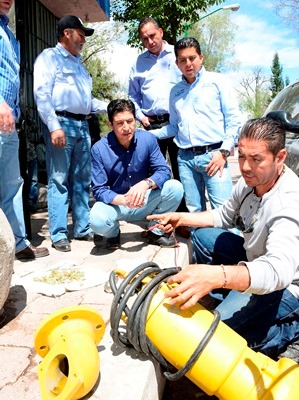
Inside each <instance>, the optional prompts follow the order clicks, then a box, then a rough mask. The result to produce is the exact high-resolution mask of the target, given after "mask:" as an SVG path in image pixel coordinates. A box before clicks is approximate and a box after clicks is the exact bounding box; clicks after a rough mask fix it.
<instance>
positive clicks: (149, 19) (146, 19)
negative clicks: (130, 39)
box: [138, 17, 161, 35]
mask: <svg viewBox="0 0 299 400" xmlns="http://www.w3.org/2000/svg"><path fill="white" fill-rule="evenodd" d="M149 23H152V24H154V25H155V27H156V28H157V29H160V28H161V26H160V25H159V23H158V21H157V20H155V18H153V17H144V18H142V19H141V21H140V22H139V25H138V34H139V35H140V31H141V29H142V28H143V27H144V25H146V24H149Z"/></svg>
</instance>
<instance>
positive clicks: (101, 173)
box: [91, 129, 170, 204]
mask: <svg viewBox="0 0 299 400" xmlns="http://www.w3.org/2000/svg"><path fill="white" fill-rule="evenodd" d="M146 178H151V179H152V180H153V181H154V182H155V183H156V185H157V186H158V188H160V189H161V188H162V186H163V184H164V183H165V182H166V181H167V180H168V179H170V168H169V167H168V165H167V163H166V161H165V158H164V157H163V155H162V153H161V151H160V149H159V146H158V143H157V140H156V139H155V137H154V136H153V135H152V134H151V133H149V132H147V131H144V130H141V129H136V131H135V134H134V137H133V140H132V142H131V144H130V146H129V148H128V149H125V148H124V147H123V146H122V145H120V144H119V143H118V141H117V139H116V136H115V134H114V132H113V131H112V132H110V133H108V135H107V136H105V137H104V138H102V139H101V140H99V141H98V142H97V143H96V144H95V145H94V146H93V147H92V149H91V183H92V190H93V196H94V198H95V199H96V200H97V201H102V202H103V203H106V204H110V203H111V202H112V201H113V199H114V198H115V197H116V196H117V195H118V194H125V193H127V192H128V191H129V189H130V188H131V187H132V186H134V185H135V184H136V183H138V182H140V181H142V180H143V179H146Z"/></svg>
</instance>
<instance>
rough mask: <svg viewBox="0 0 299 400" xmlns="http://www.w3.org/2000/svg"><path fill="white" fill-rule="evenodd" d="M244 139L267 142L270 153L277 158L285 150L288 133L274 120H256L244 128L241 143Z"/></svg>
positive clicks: (249, 122)
mask: <svg viewBox="0 0 299 400" xmlns="http://www.w3.org/2000/svg"><path fill="white" fill-rule="evenodd" d="M242 139H249V140H257V141H265V142H266V143H267V149H268V151H270V153H272V154H273V156H274V157H275V156H276V155H277V153H278V152H279V151H280V150H282V149H284V148H285V140H286V132H285V129H284V127H283V125H282V124H281V123H280V122H278V121H274V120H273V119H272V118H267V117H264V118H254V119H250V120H248V121H247V122H246V123H245V124H244V126H243V127H242V129H241V133H240V136H239V142H240V141H241V140H242Z"/></svg>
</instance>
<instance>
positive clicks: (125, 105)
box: [107, 99, 136, 123]
mask: <svg viewBox="0 0 299 400" xmlns="http://www.w3.org/2000/svg"><path fill="white" fill-rule="evenodd" d="M123 111H130V112H131V113H132V114H133V116H134V118H135V119H136V111H135V105H134V103H133V102H132V101H131V100H126V99H116V100H112V101H110V103H109V104H108V107H107V114H108V119H109V121H110V122H111V123H112V122H113V117H114V115H115V114H118V113H120V112H123Z"/></svg>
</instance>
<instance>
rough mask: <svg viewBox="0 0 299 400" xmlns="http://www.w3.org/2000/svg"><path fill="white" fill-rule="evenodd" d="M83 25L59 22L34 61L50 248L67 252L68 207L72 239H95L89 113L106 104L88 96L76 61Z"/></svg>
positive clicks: (86, 31) (87, 80) (86, 78)
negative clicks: (91, 211)
mask: <svg viewBox="0 0 299 400" xmlns="http://www.w3.org/2000/svg"><path fill="white" fill-rule="evenodd" d="M93 33H94V29H90V28H86V27H85V26H84V25H83V24H82V22H81V21H80V19H79V18H77V17H75V16H73V15H67V16H64V17H63V18H61V19H60V20H59V21H58V24H57V37H58V43H57V45H56V47H54V48H50V49H45V50H44V51H43V52H42V53H41V54H40V55H39V56H38V57H37V59H36V61H35V65H34V95H35V101H36V105H37V109H38V112H39V115H40V117H41V119H42V121H43V123H44V125H43V135H44V138H45V142H46V148H47V173H48V213H49V228H50V236H51V240H52V243H53V244H52V246H53V247H54V248H55V249H56V250H58V251H70V250H71V246H70V242H69V240H68V229H67V216H68V208H69V204H68V202H69V200H70V205H71V208H72V217H73V227H74V238H75V239H77V240H87V241H92V240H93V233H92V231H91V228H90V225H89V191H90V143H91V139H90V135H89V130H88V122H87V119H88V118H89V114H90V113H95V114H98V113H103V112H106V103H104V102H102V101H100V100H98V99H95V98H93V97H92V95H91V90H92V81H91V77H90V75H89V73H88V72H87V71H86V69H85V67H84V66H83V64H82V61H81V59H80V52H81V51H82V49H83V46H84V43H85V37H86V36H91V35H92V34H93Z"/></svg>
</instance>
